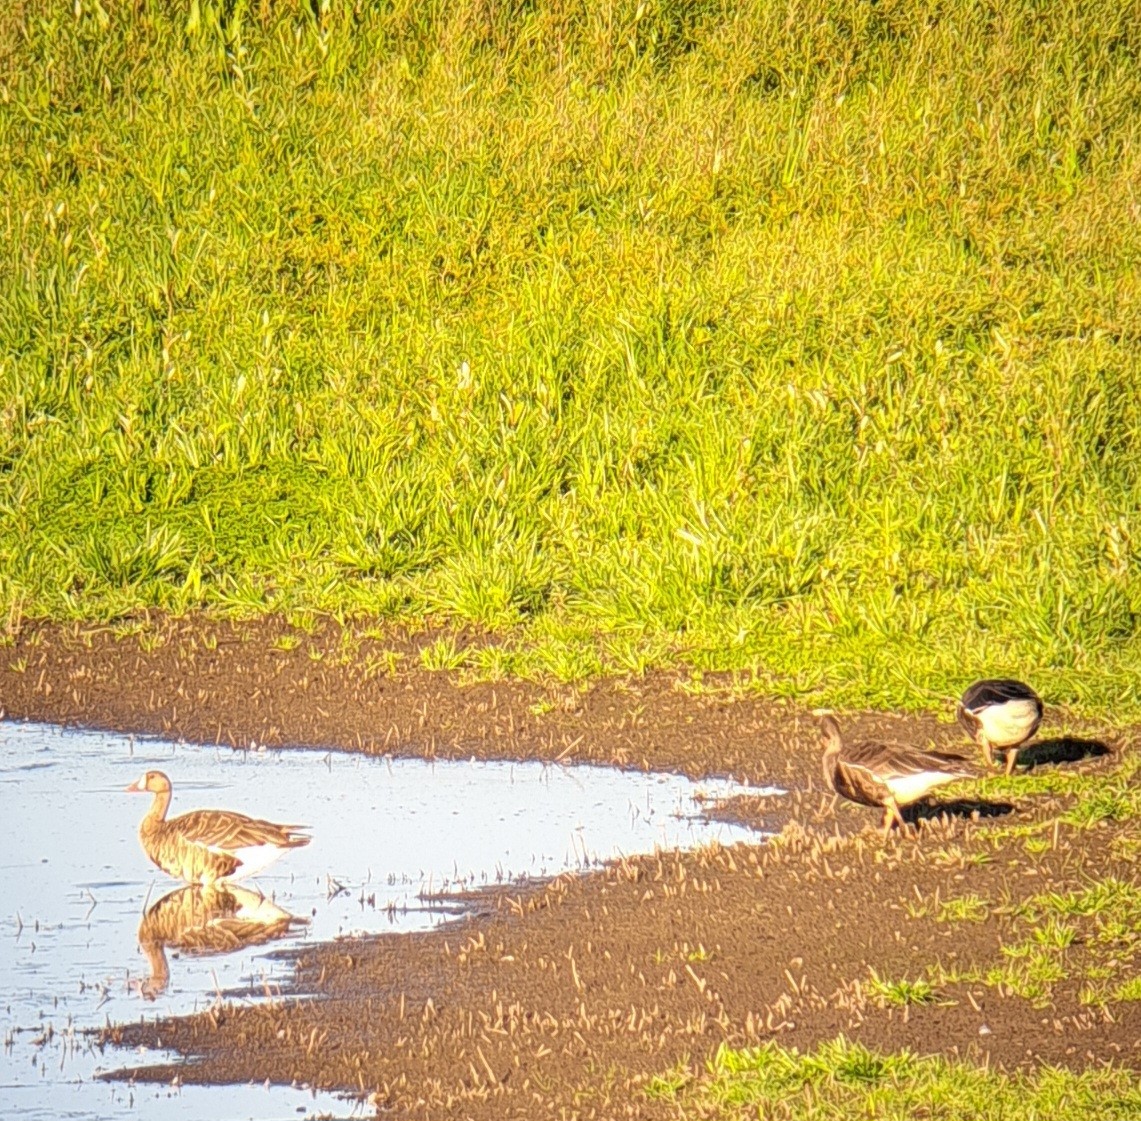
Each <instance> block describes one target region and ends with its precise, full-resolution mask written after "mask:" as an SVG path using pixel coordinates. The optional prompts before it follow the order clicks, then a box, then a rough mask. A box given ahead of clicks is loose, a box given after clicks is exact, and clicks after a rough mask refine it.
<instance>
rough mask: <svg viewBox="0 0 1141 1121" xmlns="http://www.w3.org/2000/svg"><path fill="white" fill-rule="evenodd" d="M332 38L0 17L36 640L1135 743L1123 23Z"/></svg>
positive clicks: (1135, 148) (640, 28)
mask: <svg viewBox="0 0 1141 1121" xmlns="http://www.w3.org/2000/svg"><path fill="white" fill-rule="evenodd" d="M317 7H319V11H317V8H314V9H313V11H310V9H309V8H308V7H307V6H305V5H293V4H268V5H260V6H257V5H245V4H233V5H226V4H223V5H215V4H202V5H194V6H193V7H192V10H193V12H194V13H195V14H194V16H193V18H188V16H187V7H186V5H177V4H165V5H164V4H152V5H143V6H141V7H140V6H137V5H136V6H134V7H121V8H114V10H110V9H108V7H107V5H105V4H104V5H99V4H88V3H76V4H74V5H61V4H58V3H48V2H47V0H21V2H18V3H10V4H7V5H3V6H2V10H0V43H3V44H5V46H4V48H3V50H2V51H0V139H2V142H3V149H4V152H5V159H4V160H3V161H0V192H2V194H3V198H4V200H5V208H4V211H3V215H2V216H0V618H2V617H4V616H5V615H6V616H7V619H8V626H9V629H10V628H11V627H12V626H13V625H16V626H18V624H19V620H21V619H23V618H26V617H36V616H50V617H54V618H57V619H73V618H87V619H113V618H118V617H121V616H123V615H125V614H127V613H130V612H132V611H136V610H138V609H140V608H144V607H158V608H162V609H165V610H168V611H171V612H176V613H178V612H184V611H187V610H189V609H192V608H204V609H208V610H212V611H218V612H225V613H229V614H233V615H238V616H241V615H247V614H252V613H264V612H267V611H277V612H281V613H283V614H286V615H289V614H291V613H294V612H300V613H310V614H314V613H331V614H334V615H335V616H336V617H338V618H347V617H366V616H367V617H374V618H375V617H378V618H383V619H401V620H406V621H411V620H417V619H419V620H422V619H424V618H425V617H426V616H428V615H431V616H433V617H435V618H440V619H444V620H451V621H454V622H456V623H468V622H475V623H478V624H480V625H482V626H484V627H488V628H495V629H497V630H499V631H500V632H502V633H510V634H513V635H516V636H517V637H518V639H519V642H518V653H517V656H516V657H513V658H512V659H510V660H508V661H507V662H503V663H500V662H495V663H491V664H489V665H488V666H487V671H488V672H489V673H499V672H511V673H520V674H523V675H525V676H535V677H537V676H552V677H556V678H561V679H563V680H568V681H570V680H579V679H581V678H583V677H584V676H591V675H595V674H598V673H601V672H619V673H641V672H644V670H645V669H646V668H649V667H651V666H655V665H661V664H669V665H679V666H690V667H692V668H694V669H698V670H715V669H717V670H720V669H725V670H735V671H739V672H740V673H741V674H742V678H741V681H742V683H743V684H742V685H741V687H746V685H745V684H744V683H752V687H755V688H757V689H762V690H763V691H765V692H768V693H779V694H783V695H788V696H796V697H802V698H803V697H806V696H810V697H812V698H813V699H818V700H820V701H821V702H824V703H829V704H832V705H837V706H845V705H860V706H867V705H873V706H907V707H922V706H929V705H930V704H931V703H932V698H939V699H940V700H941V699H942V698H944V697H947V696H951V695H956V694H957V693H958V692H959V690H960V689H961V687H962V684H963V681H964V675H965V672H966V671H965V670H964V663H963V653H964V651H969V652H970V655H971V659H970V660H971V664H972V666H973V667H977V671H976V669H972V670H971V673H974V672H980V673H981V672H992V671H993V672H1001V671H1010V672H1016V671H1027V672H1028V671H1029V670H1031V669H1032V670H1033V671H1034V672H1033V678H1034V681H1035V683H1036V684H1037V685H1038V686H1039V688H1041V689H1042V690H1043V692H1044V693H1045V695H1046V696H1047V697H1048V699H1050V700H1051V701H1054V702H1059V703H1065V704H1069V705H1072V706H1075V707H1076V708H1079V709H1080V708H1086V709H1090V708H1095V707H1109V706H1112V708H1113V711H1114V712H1115V714H1116V716H1117V717H1118V718H1120V719H1128V718H1131V717H1136V716H1138V714H1139V713H1141V630H1139V621H1141V579H1139V573H1141V546H1139V544H1138V542H1139V541H1141V536H1139V534H1141V528H1139V523H1138V519H1137V510H1138V509H1141V466H1139V465H1141V456H1139V455H1138V454H1137V451H1138V448H1137V433H1138V431H1141V398H1139V396H1138V394H1137V393H1136V392H1135V385H1136V371H1137V369H1138V368H1139V366H1141V349H1139V348H1141V292H1139V288H1138V280H1137V271H1136V261H1137V260H1138V258H1139V257H1141V221H1138V206H1139V203H1138V200H1137V195H1136V190H1135V183H1136V178H1137V174H1136V172H1137V163H1138V159H1139V153H1141V120H1139V117H1138V114H1137V113H1136V112H1135V106H1136V102H1137V98H1138V96H1139V91H1141V70H1139V68H1138V67H1137V66H1136V57H1137V54H1138V50H1139V49H1141V48H1139V47H1138V45H1137V31H1136V21H1135V20H1134V19H1133V18H1132V14H1133V13H1132V10H1131V9H1130V7H1129V6H1128V5H1124V6H1123V5H1120V4H1111V3H1109V2H1108V0H1097V2H1094V3H1090V4H1084V5H1080V6H1078V7H1077V8H1074V7H1072V6H1071V7H1069V8H1067V7H1065V6H1057V5H1055V6H1050V5H1046V6H1043V5H1041V4H1035V3H1030V2H1029V0H1019V2H1014V3H1011V4H1006V5H1003V6H1002V10H1001V13H1000V15H999V17H997V18H996V17H995V16H994V14H993V13H992V12H990V11H989V10H987V9H983V8H980V7H977V6H973V5H969V4H964V3H959V4H951V5H950V6H949V7H947V8H946V9H945V10H942V11H941V13H940V18H939V19H938V20H937V21H932V20H931V18H930V10H929V7H928V6H927V5H924V4H921V3H919V2H918V0H898V2H896V3H892V4H890V5H887V6H884V5H864V6H858V7H857V8H856V9H852V8H850V6H849V7H844V6H840V5H838V4H837V3H836V0H808V2H807V3H805V4H803V5H801V6H800V7H799V8H798V9H797V13H796V16H795V18H791V19H790V18H788V14H787V11H786V10H785V9H784V8H782V7H780V6H779V5H773V4H767V3H754V4H747V5H744V6H740V5H724V4H716V3H697V4H694V3H691V2H688V0H654V2H651V3H643V2H642V0H616V2H615V4H612V5H607V6H604V7H598V6H597V5H594V6H592V5H583V4H580V3H578V2H577V0H543V2H541V3H536V4H526V5H523V6H521V7H519V6H516V7H511V6H510V5H508V6H504V5H496V4H490V5H489V4H487V3H483V2H482V0H480V2H477V0H457V2H456V3H453V4H447V5H430V4H429V5H424V4H391V5H381V4H364V5H361V4H356V5H353V4H349V3H347V2H343V0H329V2H326V3H322V4H320V5H319V6H317ZM516 9H518V10H516ZM314 13H316V14H314ZM555 45H557V49H555ZM584 633H586V634H587V635H588V636H589V637H588V640H587V641H584V640H583V634H584ZM631 636H634V637H631ZM1109 808H1110V809H1111V810H1112V811H1113V812H1117V811H1116V808H1114V807H1109Z"/></svg>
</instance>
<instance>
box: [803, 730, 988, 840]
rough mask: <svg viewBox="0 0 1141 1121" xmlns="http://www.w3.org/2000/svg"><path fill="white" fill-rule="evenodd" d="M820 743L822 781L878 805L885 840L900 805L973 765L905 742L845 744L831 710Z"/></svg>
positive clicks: (968, 772)
mask: <svg viewBox="0 0 1141 1121" xmlns="http://www.w3.org/2000/svg"><path fill="white" fill-rule="evenodd" d="M820 738H821V740H822V741H823V745H824V781H825V782H826V783H828V785H829V786H831V787H832V789H833V790H835V791H836V793H837V794H840V795H842V796H843V797H845V798H847V799H849V800H850V801H852V802H859V803H860V805H863V806H883V808H884V815H883V829H884V833H883V835H884V840H885V841H886V840H887V838H888V836H889V835H890V833H891V827H892V825H893V824H895V823H896V822H898V823H899V825H900V826H901V827H902V826H903V817H902V815H901V814H900V812H899V807H900V806H906V805H910V804H911V803H912V802H918V801H919V799H920V798H923V797H925V796H926V795H927V794H929V793H930V792H931V791H932V790H934V789H935V787H937V786H942V785H943V784H944V783H947V782H954V781H955V779H959V778H970V777H971V776H972V775H973V774H974V771H973V769H972V768H971V765H970V763H969V761H968V760H966V759H963V758H961V757H960V756H958V755H944V754H942V753H940V752H937V751H921V750H920V749H919V748H917V747H908V746H907V745H905V744H886V743H874V742H867V743H855V744H849V745H847V746H845V744H844V741H843V740H842V739H841V738H840V725H839V724H837V723H836V721H835V719H834V718H833V717H831V716H825V717H824V719H823V720H822V721H821V722H820Z"/></svg>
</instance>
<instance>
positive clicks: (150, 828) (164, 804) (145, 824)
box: [139, 790, 170, 833]
mask: <svg viewBox="0 0 1141 1121" xmlns="http://www.w3.org/2000/svg"><path fill="white" fill-rule="evenodd" d="M169 808H170V791H169V790H157V791H155V800H154V801H153V802H152V803H151V808H150V809H149V810H147V816H146V817H144V818H143V821H142V824H141V825H140V826H139V832H140V833H152V832H154V830H156V829H157V828H158V827H159V826H160V825H162V823H163V822H164V821H165V820H166V811H167V810H168V809H169Z"/></svg>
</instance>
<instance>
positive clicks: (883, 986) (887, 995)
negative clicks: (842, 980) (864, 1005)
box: [867, 969, 938, 1008]
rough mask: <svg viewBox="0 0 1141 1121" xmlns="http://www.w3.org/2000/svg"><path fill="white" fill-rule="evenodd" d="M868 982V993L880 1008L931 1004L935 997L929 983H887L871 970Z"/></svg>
mask: <svg viewBox="0 0 1141 1121" xmlns="http://www.w3.org/2000/svg"><path fill="white" fill-rule="evenodd" d="M871 972H872V979H871V981H869V982H868V986H867V988H868V993H869V994H870V995H871V997H872V999H873V1000H874V1001H876V1002H877V1003H878V1004H879V1005H880V1006H881V1007H885V1008H886V1007H887V1006H888V1005H894V1006H895V1007H897V1008H902V1007H903V1006H904V1005H905V1004H933V1003H934V1002H935V999H936V997H937V995H938V994H937V993H936V991H935V987H934V986H933V985H932V984H931V982H930V981H924V980H919V981H907V980H901V981H888V980H885V979H884V978H883V977H880V975H879V974H878V973H876V971H875V970H874V969H873V970H872V971H871Z"/></svg>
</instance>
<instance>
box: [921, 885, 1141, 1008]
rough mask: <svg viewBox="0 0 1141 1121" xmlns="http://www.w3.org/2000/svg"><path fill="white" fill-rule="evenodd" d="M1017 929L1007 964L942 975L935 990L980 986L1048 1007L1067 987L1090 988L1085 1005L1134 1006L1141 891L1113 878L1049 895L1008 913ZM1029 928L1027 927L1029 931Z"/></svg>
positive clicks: (1007, 947) (935, 973)
mask: <svg viewBox="0 0 1141 1121" xmlns="http://www.w3.org/2000/svg"><path fill="white" fill-rule="evenodd" d="M1004 910H1005V912H1006V913H1007V914H1009V915H1011V916H1012V917H1013V919H1014V920H1015V923H1016V927H1015V930H1016V931H1017V937H1016V939H1011V940H1008V941H1007V942H1006V943H1005V944H1004V945H1003V947H1002V960H1001V961H1000V962H999V963H997V964H994V965H986V964H983V965H979V966H976V967H974V968H970V969H960V970H947V969H942V968H935V969H933V970H932V971H931V976H932V978H933V980H934V981H935V983H937V984H943V985H949V984H954V983H959V982H978V983H982V984H986V985H991V986H998V987H1002V988H1003V989H1005V990H1007V991H1009V992H1011V993H1014V994H1015V995H1017V996H1020V997H1023V998H1025V999H1027V1000H1030V1001H1031V1002H1033V1003H1034V1004H1036V1005H1040V1006H1041V1005H1046V1004H1048V1003H1049V1002H1050V1000H1051V999H1052V995H1053V990H1054V986H1055V985H1056V984H1057V983H1058V982H1060V981H1063V980H1070V979H1080V980H1083V981H1085V982H1087V984H1086V985H1085V987H1084V988H1083V990H1082V993H1081V999H1082V1000H1083V1001H1084V1002H1085V1003H1087V1004H1107V1003H1110V1002H1112V1001H1115V1000H1124V999H1132V998H1131V997H1129V996H1128V995H1122V994H1128V993H1129V992H1130V991H1132V990H1131V989H1130V988H1129V981H1130V980H1131V979H1132V974H1133V973H1134V972H1135V971H1136V970H1135V961H1136V957H1137V952H1138V950H1139V949H1141V888H1139V887H1138V886H1137V885H1136V884H1133V883H1129V882H1127V881H1123V880H1119V879H1116V878H1113V877H1108V878H1106V879H1103V880H1099V881H1096V882H1094V883H1091V884H1089V885H1088V886H1087V887H1085V888H1082V889H1080V890H1076V891H1069V892H1043V893H1040V894H1037V895H1033V896H1030V897H1029V898H1027V899H1024V900H1022V901H1021V902H1018V903H1012V904H1010V905H1009V906H1008V907H1006V908H1004ZM1022 924H1024V925H1022Z"/></svg>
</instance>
